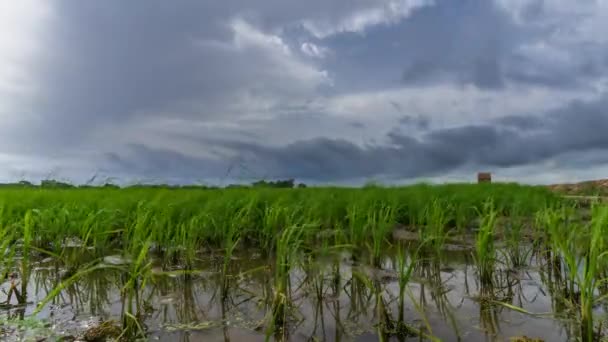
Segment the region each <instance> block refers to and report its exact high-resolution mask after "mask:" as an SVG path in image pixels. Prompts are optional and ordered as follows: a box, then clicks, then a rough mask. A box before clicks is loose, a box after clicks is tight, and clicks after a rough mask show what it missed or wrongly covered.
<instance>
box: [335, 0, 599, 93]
mask: <svg viewBox="0 0 608 342" xmlns="http://www.w3.org/2000/svg"><path fill="white" fill-rule="evenodd" d="M543 9H544V7H543V2H542V1H537V2H534V1H531V2H530V3H529V4H528V5H527V6H525V7H524V8H522V10H521V14H520V16H521V17H522V18H523V19H524V21H523V22H518V21H516V19H515V18H514V16H513V15H511V13H509V12H508V11H506V10H505V8H503V7H501V6H500V5H498V4H497V3H496V2H495V1H487V0H466V1H452V0H437V1H435V4H434V6H426V7H421V8H419V9H417V10H416V11H413V12H412V14H411V15H410V16H409V17H408V19H407V20H404V21H402V22H401V23H399V24H398V25H393V26H377V27H374V28H371V29H370V30H369V31H368V32H366V34H365V35H364V36H357V35H341V36H336V37H332V38H331V39H329V40H328V41H327V42H325V43H326V44H328V45H329V46H330V47H332V48H333V49H334V50H336V51H337V52H336V56H335V58H333V59H330V61H329V62H328V65H329V66H330V68H331V69H332V70H334V72H335V73H337V74H338V75H340V76H341V77H340V79H339V80H338V82H339V83H338V84H341V85H342V86H344V87H349V88H355V89H358V88H364V89H365V88H368V89H369V88H370V87H375V86H378V85H380V84H397V83H398V82H399V81H401V83H403V84H406V85H408V86H419V85H428V84H437V83H445V82H453V83H459V84H473V85H475V86H477V87H479V88H483V89H501V88H502V87H504V85H505V84H506V82H517V83H522V84H528V85H538V86H546V87H554V88H573V87H584V86H588V85H589V80H590V79H594V78H596V77H597V75H598V73H605V71H606V64H605V63H604V62H603V60H605V58H606V56H607V54H606V51H607V49H606V47H605V46H602V45H601V44H596V43H589V42H587V43H585V42H582V41H581V42H575V43H573V42H570V43H569V44H574V45H575V46H576V49H577V50H578V49H580V51H581V53H580V54H579V53H577V54H576V58H573V59H572V60H571V61H567V62H563V63H562V62H555V61H554V60H553V56H552V54H555V53H563V52H564V51H562V49H566V50H565V51H567V52H571V51H572V50H570V49H568V48H565V47H564V46H560V45H559V44H560V43H555V44H556V45H555V46H554V45H553V44H554V42H550V39H551V37H552V36H556V32H560V30H561V31H563V30H564V28H565V27H569V26H568V25H572V22H569V21H566V22H563V21H561V20H553V21H552V22H551V21H550V20H547V18H546V16H548V15H549V14H546V13H545V12H544V10H543ZM549 19H551V18H549ZM570 19H573V18H570ZM539 22H541V23H543V25H540V24H539ZM547 22H549V23H547ZM537 45H538V46H541V47H542V46H548V47H550V48H552V47H555V48H556V49H557V50H555V51H552V50H549V51H540V52H538V54H536V55H535V54H530V53H528V52H527V51H526V50H525V49H524V50H522V47H534V46H537ZM369 70H373V72H369Z"/></svg>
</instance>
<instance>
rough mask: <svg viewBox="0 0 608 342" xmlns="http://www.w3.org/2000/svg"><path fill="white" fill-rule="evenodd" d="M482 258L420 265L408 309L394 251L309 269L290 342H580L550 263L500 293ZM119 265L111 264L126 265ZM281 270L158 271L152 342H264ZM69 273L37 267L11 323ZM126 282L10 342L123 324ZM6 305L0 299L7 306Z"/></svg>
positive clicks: (12, 309) (72, 289) (78, 301)
mask: <svg viewBox="0 0 608 342" xmlns="http://www.w3.org/2000/svg"><path fill="white" fill-rule="evenodd" d="M471 255H472V254H471V251H470V250H468V249H467V248H460V247H458V246H452V247H451V248H448V250H447V251H446V252H445V253H443V254H442V255H441V256H440V257H434V258H429V259H425V260H422V261H418V262H417V263H416V267H415V268H414V272H413V276H412V279H411V281H410V282H409V284H408V285H407V290H406V291H405V293H404V300H403V303H404V304H403V307H402V308H400V307H399V283H398V276H399V273H398V272H397V270H396V269H397V266H396V263H397V262H396V253H394V252H393V251H391V250H390V249H387V252H386V255H385V256H384V257H383V258H382V260H381V262H379V263H376V266H370V265H369V264H367V263H365V262H360V261H357V260H362V259H363V260H364V259H366V258H364V257H362V256H360V255H357V254H356V253H355V254H353V252H352V251H351V252H348V251H341V252H340V253H332V254H328V255H325V256H322V257H316V258H315V260H314V261H312V262H311V261H309V259H308V258H307V259H306V261H305V262H304V260H303V262H302V263H301V265H299V266H298V267H297V268H296V269H294V270H292V272H291V273H290V282H289V283H290V291H289V295H288V297H289V302H290V303H291V305H290V306H289V308H290V310H289V313H290V314H289V320H288V324H287V329H286V330H285V335H286V336H287V339H289V340H291V341H380V340H382V337H384V338H386V339H388V340H393V341H410V340H411V341H417V340H420V336H419V335H416V334H411V336H408V334H405V333H403V334H393V335H384V336H382V334H380V333H379V330H378V324H379V323H381V324H385V325H386V324H389V325H392V326H397V325H398V322H399V321H400V316H401V321H402V323H404V324H405V325H407V326H409V327H412V328H414V329H415V330H420V331H423V332H425V333H426V334H429V335H432V336H434V337H436V338H438V339H439V340H442V341H459V340H460V341H508V340H509V339H510V338H512V337H517V336H524V335H525V336H528V337H530V338H540V339H542V340H544V341H568V340H571V339H570V336H571V334H572V333H576V328H575V326H574V325H573V322H572V321H571V320H568V319H567V316H568V315H567V313H566V312H563V311H560V310H561V309H560V310H558V306H556V301H555V300H554V298H553V297H552V295H551V293H552V291H553V290H552V289H553V288H554V286H553V284H552V281H549V280H548V279H550V277H551V274H550V271H549V270H548V269H547V270H545V267H544V266H543V265H544V262H543V261H542V260H540V259H538V258H537V257H536V256H535V255H534V254H529V257H528V259H526V264H527V265H530V266H527V267H523V268H518V269H514V268H510V267H507V263H506V262H505V263H499V265H498V266H497V268H496V270H495V272H494V276H493V281H492V283H491V284H485V285H483V284H481V283H480V281H479V277H478V275H477V273H476V267H475V265H474V264H473V258H472V257H471ZM112 258H114V259H112ZM112 258H107V260H106V261H109V262H116V263H120V262H121V260H120V258H118V257H112ZM271 264H272V261H269V260H265V259H264V258H262V257H260V253H259V251H255V250H248V251H245V252H240V253H238V254H237V256H236V257H234V258H233V259H232V261H231V262H230V272H229V273H230V274H231V277H229V278H228V279H229V280H228V281H226V280H225V278H224V277H222V275H221V270H222V260H221V256H218V257H213V256H206V257H204V258H202V260H201V262H200V264H197V265H196V267H194V268H193V269H194V270H195V271H194V272H192V273H191V274H188V275H184V274H183V273H180V272H179V271H180V268H179V267H177V266H165V267H162V266H161V265H160V262H154V261H153V268H152V273H153V274H155V275H153V276H152V277H151V278H150V279H149V280H148V281H147V283H146V284H143V285H142V288H141V290H140V291H139V292H138V296H137V298H136V299H135V303H137V305H138V307H139V308H140V310H139V312H140V314H141V316H140V321H141V322H142V323H143V324H144V326H143V327H142V328H143V329H145V330H146V333H147V337H148V340H157V341H264V340H265V337H266V334H265V331H266V327H267V325H266V322H268V320H265V318H267V317H268V313H269V312H270V307H271V294H272V284H273V281H274V280H273V278H272V274H273V273H272V269H271V267H269V266H268V265H271ZM66 271H67V270H66V267H65V265H58V264H57V263H56V262H55V261H54V260H53V259H50V258H47V259H45V260H39V261H37V262H35V263H34V265H33V270H32V273H31V277H30V281H29V283H28V286H27V304H25V305H22V306H18V305H16V304H17V303H16V301H15V299H12V301H11V303H9V304H11V305H3V306H2V307H0V315H1V317H2V318H3V319H6V318H7V317H10V318H11V319H18V318H20V317H28V316H29V315H30V314H31V313H32V312H33V310H34V309H35V306H36V304H37V303H39V302H40V301H41V300H42V299H43V298H44V297H45V296H46V294H47V293H48V291H50V290H51V289H52V288H53V287H55V286H56V285H57V284H58V283H59V281H60V280H61V279H62V277H63V279H66ZM166 271H175V272H174V273H169V274H167V273H163V272H166ZM13 281H16V282H20V280H19V279H13ZM124 281H125V279H124V277H123V276H121V274H119V273H118V272H115V271H110V270H100V271H95V272H93V273H90V274H88V275H86V276H83V277H82V278H81V279H80V280H79V281H77V282H75V283H74V284H72V285H69V286H67V287H66V288H65V289H64V290H63V291H62V292H61V294H60V295H59V296H57V297H56V298H55V299H54V300H53V302H52V303H50V304H49V305H47V306H46V307H45V309H44V310H43V311H42V312H41V313H40V314H38V315H37V317H36V321H37V322H44V324H39V325H35V324H33V323H28V324H25V325H26V327H21V330H20V331H19V330H15V329H12V328H11V329H6V328H5V329H4V332H0V333H2V334H3V335H1V336H2V337H1V338H2V340H7V341H10V340H20V339H24V338H25V337H24V336H28V338H32V340H35V339H36V338H43V337H47V338H48V340H52V339H50V337H49V336H53V335H55V336H75V337H79V336H83V334H85V332H86V331H87V330H88V329H90V328H91V327H95V326H96V325H98V323H99V322H100V321H105V320H111V319H116V320H120V317H121V314H122V313H123V312H124V310H125V308H126V305H127V304H126V301H125V298H124V297H123V296H121V292H120V289H121V287H122V286H123V284H124ZM9 287H10V284H9V281H7V282H5V283H4V284H3V285H2V288H3V289H4V291H8V288H9ZM379 296H380V297H379ZM5 297H6V296H5V294H3V293H1V292H0V300H4V298H5ZM379 298H381V299H382V301H380V300H379ZM380 302H381V304H379V303H380ZM497 302H500V303H507V304H511V305H514V306H517V307H521V308H523V309H524V310H526V311H528V312H529V313H534V314H537V315H529V314H525V313H520V312H517V311H515V310H512V309H510V308H508V307H506V306H504V305H501V304H497ZM133 305H136V304H133ZM382 308H385V309H384V310H382ZM401 310H403V311H402V315H400V311H401ZM599 310H601V308H598V311H599ZM135 311H137V310H135V309H133V310H132V312H135ZM26 321H27V319H26ZM429 328H430V329H429Z"/></svg>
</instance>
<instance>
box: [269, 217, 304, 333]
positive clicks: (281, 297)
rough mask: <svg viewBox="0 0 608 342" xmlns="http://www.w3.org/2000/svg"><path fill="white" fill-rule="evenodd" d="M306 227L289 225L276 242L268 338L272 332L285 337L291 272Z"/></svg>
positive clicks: (295, 262)
mask: <svg viewBox="0 0 608 342" xmlns="http://www.w3.org/2000/svg"><path fill="white" fill-rule="evenodd" d="M305 228H306V227H305V226H302V225H293V226H289V227H287V228H285V229H284V230H283V231H282V232H281V235H280V237H279V239H278V240H277V242H276V255H275V259H276V261H275V267H274V287H273V300H272V308H271V316H270V317H271V322H270V324H269V325H268V329H267V331H266V339H267V340H268V339H269V338H270V336H271V335H272V334H274V335H275V338H278V339H284V337H285V335H284V334H285V333H286V324H287V322H288V318H289V317H288V316H289V305H290V293H291V290H290V272H291V270H292V269H293V268H294V267H296V265H297V263H298V258H299V252H300V249H301V248H302V245H303V240H302V236H303V234H304V230H305Z"/></svg>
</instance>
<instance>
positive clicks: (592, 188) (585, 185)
mask: <svg viewBox="0 0 608 342" xmlns="http://www.w3.org/2000/svg"><path fill="white" fill-rule="evenodd" d="M549 189H551V190H553V191H555V192H559V193H562V194H566V195H583V194H584V195H590V194H602V195H605V194H608V179H600V180H593V181H585V182H580V183H570V184H552V185H549Z"/></svg>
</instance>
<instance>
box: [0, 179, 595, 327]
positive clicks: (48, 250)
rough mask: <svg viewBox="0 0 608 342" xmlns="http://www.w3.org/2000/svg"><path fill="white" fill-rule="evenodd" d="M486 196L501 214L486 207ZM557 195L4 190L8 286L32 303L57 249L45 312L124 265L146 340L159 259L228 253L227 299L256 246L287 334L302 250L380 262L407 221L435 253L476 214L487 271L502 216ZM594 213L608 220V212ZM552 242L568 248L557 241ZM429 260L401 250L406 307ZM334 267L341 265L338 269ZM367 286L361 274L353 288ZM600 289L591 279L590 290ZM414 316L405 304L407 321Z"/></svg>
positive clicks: (529, 191)
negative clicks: (31, 288)
mask: <svg viewBox="0 0 608 342" xmlns="http://www.w3.org/2000/svg"><path fill="white" fill-rule="evenodd" d="M488 198H492V199H493V201H494V202H493V203H494V208H500V209H492V210H490V209H488V207H487V205H486V200H487V199H488ZM556 202H558V199H557V198H556V197H555V196H553V195H552V194H550V193H549V192H548V191H546V190H544V189H542V188H535V187H520V186H516V185H507V184H504V185H500V184H494V185H483V186H477V185H446V186H429V185H414V186H409V187H394V188H391V187H386V188H379V187H369V188H364V189H347V188H307V189H215V190H204V189H187V190H186V189H175V190H168V189H146V188H130V189H71V190H60V189H54V190H49V189H30V188H1V189H0V252H2V253H3V258H2V259H1V260H0V276H1V278H0V281H5V280H6V279H7V277H8V276H9V274H12V273H17V274H18V277H19V279H20V280H21V288H16V287H15V288H14V290H16V292H13V293H18V294H19V297H21V299H20V300H19V302H22V301H23V302H25V301H26V300H27V298H26V297H27V296H28V294H27V289H28V286H27V284H28V281H29V279H30V276H31V274H32V262H33V261H35V260H37V259H39V258H40V257H41V256H44V257H48V256H50V257H52V258H53V260H55V261H56V267H57V270H58V269H59V268H66V269H68V272H67V274H65V275H64V276H63V277H58V278H57V279H56V280H55V281H54V283H53V288H51V289H50V290H49V291H48V296H47V298H45V299H44V300H42V302H41V303H40V305H39V306H38V307H37V310H36V313H39V312H40V311H41V310H42V309H43V308H44V306H45V305H47V304H48V303H50V302H52V301H53V299H54V298H57V296H60V295H61V294H62V293H63V292H64V291H68V289H70V288H71V287H72V286H74V285H75V284H78V282H79V281H81V279H83V278H84V277H86V276H87V275H90V274H94V273H95V272H108V271H111V272H114V273H116V274H118V275H119V278H120V280H121V282H120V286H121V289H122V300H123V315H122V319H123V328H124V331H125V332H124V336H125V337H128V338H136V337H141V336H142V335H144V332H145V324H143V323H144V322H143V319H142V316H143V311H144V308H143V306H144V305H145V300H144V298H142V295H143V293H142V289H143V288H145V287H146V285H147V284H148V283H149V282H151V281H152V279H153V278H154V277H153V272H152V261H151V260H152V256H154V257H155V258H158V259H160V261H159V263H160V265H161V266H162V268H166V267H169V266H171V265H176V264H178V265H180V267H181V268H182V274H189V272H194V270H195V268H196V267H197V264H198V263H199V262H200V257H201V253H206V254H212V255H216V253H218V251H219V253H221V256H220V258H219V259H218V264H219V265H218V270H219V271H218V274H221V276H222V282H221V283H222V288H223V289H224V292H223V293H222V295H221V296H220V297H223V298H222V299H227V298H226V296H227V288H229V287H232V286H234V283H233V280H234V279H235V278H234V276H233V272H232V269H233V266H234V264H235V263H234V262H233V256H234V255H235V253H237V250H238V249H239V248H243V249H251V250H256V251H260V252H261V254H262V255H263V259H264V260H267V261H268V262H269V263H271V264H272V265H271V267H270V268H271V270H272V276H271V277H270V278H269V279H270V280H271V283H270V285H269V287H270V291H269V297H270V298H269V300H268V302H269V303H270V308H269V310H268V313H269V324H268V330H267V332H268V333H269V336H270V335H274V336H275V337H283V338H285V337H286V336H285V335H284V333H285V328H286V327H287V326H288V325H289V322H290V314H291V309H292V301H291V295H292V289H291V276H292V274H293V271H294V270H296V269H299V268H301V267H302V265H301V261H302V258H303V256H306V255H308V256H310V255H313V256H318V255H325V254H328V251H330V250H333V248H337V247H338V246H339V247H344V246H346V245H348V247H349V248H351V251H352V253H351V255H353V257H354V258H356V259H358V260H355V262H360V261H362V260H361V259H362V258H361V257H362V256H367V255H369V256H370V260H369V262H370V263H371V264H372V265H375V266H376V267H377V266H379V265H381V262H382V257H383V253H384V252H385V250H386V249H387V246H389V245H390V244H393V243H394V241H392V240H391V238H390V236H391V232H392V231H393V229H394V228H395V226H397V225H399V224H400V225H405V226H411V225H414V224H420V226H421V228H420V229H421V230H420V235H421V238H422V243H423V245H424V246H428V247H429V250H430V251H432V252H433V253H432V254H433V255H435V256H437V255H440V254H441V250H442V248H443V247H444V245H445V243H446V241H447V239H448V238H449V237H450V234H452V233H453V232H454V231H453V230H452V229H453V228H457V229H458V230H464V228H465V226H466V224H467V223H468V222H470V221H471V220H472V219H473V217H474V215H475V213H476V212H475V210H476V209H478V210H481V211H482V212H483V213H484V214H483V215H484V216H483V217H484V218H483V220H482V226H481V229H480V231H479V233H478V235H477V242H478V245H476V251H477V252H476V257H477V260H478V264H479V265H480V267H479V270H480V273H481V274H487V273H488V272H489V270H490V269H491V264H490V263H491V262H493V258H494V257H493V255H494V254H495V252H494V246H493V244H492V238H493V235H494V223H495V220H496V217H497V216H498V215H499V213H498V211H499V210H500V213H501V214H504V215H509V213H515V212H517V213H518V215H522V216H525V215H533V214H534V213H536V212H538V211H539V210H541V209H542V208H545V207H547V206H551V205H553V204H554V203H556ZM596 216H597V217H598V218H599V217H602V216H601V215H600V214H599V211H598V213H597V214H596ZM597 222H600V221H597ZM602 222H603V221H602ZM602 224H603V223H602ZM602 224H599V223H598V225H597V226H598V227H600V226H602ZM593 229H598V232H596V233H595V235H594V234H590V235H589V241H590V242H589V251H591V250H593V251H596V252H593V253H596V254H591V255H592V256H594V257H596V259H597V260H599V261H598V264H593V263H591V262H586V263H585V265H587V266H585V267H586V268H585V269H586V271H585V272H586V273H585V274H588V276H587V277H588V278H589V279H591V278H593V277H594V275H595V276H597V272H599V271H598V270H599V269H601V268H602V267H604V263H603V261H601V260H602V258H603V255H602V254H601V253H600V254H597V251H599V250H601V248H604V247H605V245H604V242H603V235H601V234H600V233H602V234H603V232H604V231H600V230H599V229H600V228H593ZM602 229H603V228H602ZM548 231H549V230H548ZM592 231H593V232H595V230H592ZM549 235H551V234H549ZM553 235H555V234H553ZM553 235H551V236H553ZM553 245H554V246H555V247H556V248H561V247H560V245H559V243H558V242H554V243H553ZM564 248H566V249H569V248H570V246H566V247H564ZM590 253H591V252H590ZM108 256H114V257H117V258H119V259H121V260H124V263H120V264H108V263H107V262H104V260H106V261H107V257H108ZM419 257H420V256H419V254H418V253H413V254H411V255H410V257H409V258H408V257H406V252H405V251H404V250H401V252H400V254H399V259H398V269H399V280H398V283H399V303H398V305H399V306H401V307H402V306H403V305H404V304H403V303H404V301H405V299H404V294H406V293H407V284H408V282H409V280H410V278H411V275H412V269H413V267H414V266H413V265H414V264H416V263H417V262H418V260H419ZM336 268H337V269H338V270H339V269H340V267H339V265H338V266H337V267H336ZM56 273H57V274H58V273H59V272H56ZM484 277H487V276H484ZM337 279H338V281H337V283H339V282H340V281H339V277H338V278H337ZM585 279H586V278H585ZM318 281H321V280H318ZM585 281H587V280H585ZM588 282H590V283H592V281H591V280H588ZM359 285H361V283H359ZM359 285H357V282H355V281H353V282H351V284H349V287H353V288H354V287H357V286H359ZM368 285H371V287H368V289H369V290H370V291H371V292H373V293H374V294H375V300H376V309H377V310H378V311H377V313H378V314H381V315H383V316H382V317H384V318H385V323H386V324H387V326H386V328H391V327H392V321H391V320H390V319H388V318H389V317H388V316H387V313H388V311H389V310H388V308H387V303H385V299H384V298H383V295H382V284H380V283H378V282H376V283H373V282H372V283H369V284H368ZM336 286H337V285H336ZM595 287H597V284H593V283H592V284H591V288H595ZM319 288H321V289H322V281H321V284H320V287H318V288H317V290H318V289H319ZM336 289H337V287H336ZM335 292H339V291H335ZM360 292H362V291H353V293H360ZM585 295H586V296H587V297H585V298H589V294H588V293H586V294H585ZM319 297H321V295H320V293H319ZM359 299H360V300H361V302H363V301H364V300H365V299H364V298H359ZM359 299H357V298H356V297H353V298H352V300H353V302H352V305H353V306H354V307H355V308H356V307H357V306H358V305H359V304H361V303H359V302H357V301H358V300H359ZM368 300H369V298H368ZM361 305H362V304H361ZM585 315H586V316H585V317H587V316H588V314H585ZM404 320H405V317H404V316H403V310H401V313H400V316H399V319H398V321H401V322H403V321H404ZM389 330H390V329H389Z"/></svg>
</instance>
